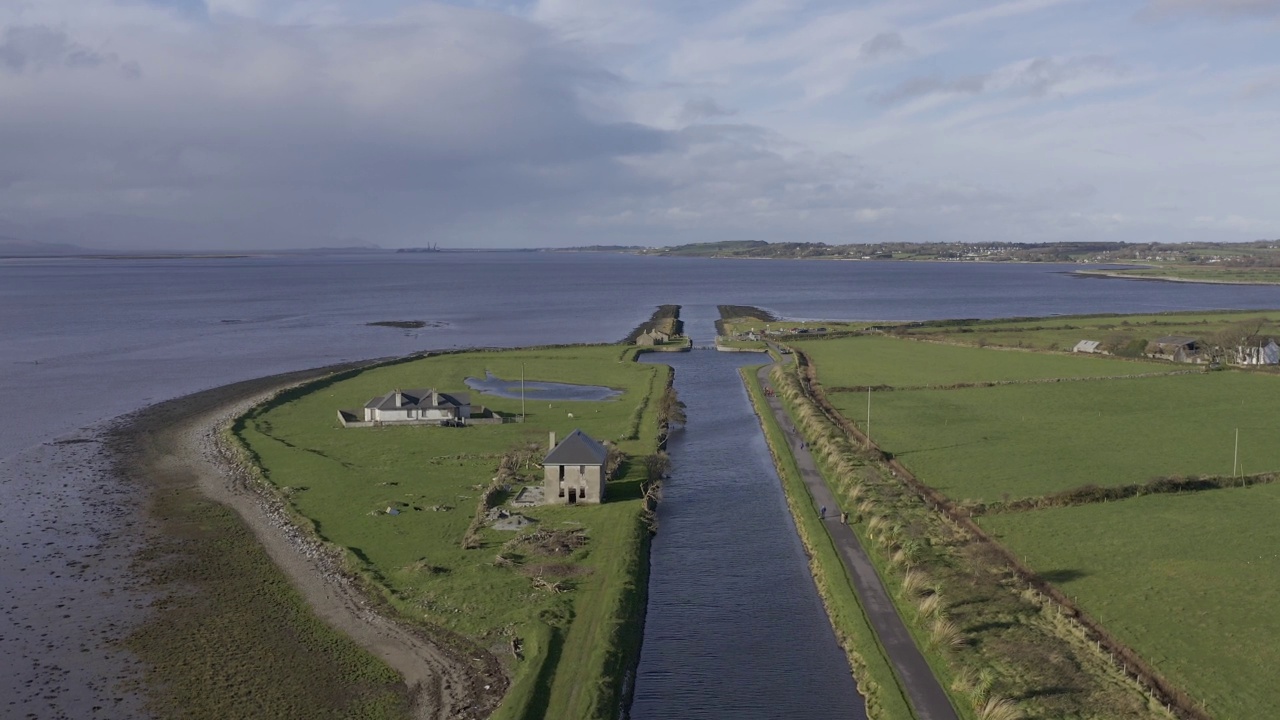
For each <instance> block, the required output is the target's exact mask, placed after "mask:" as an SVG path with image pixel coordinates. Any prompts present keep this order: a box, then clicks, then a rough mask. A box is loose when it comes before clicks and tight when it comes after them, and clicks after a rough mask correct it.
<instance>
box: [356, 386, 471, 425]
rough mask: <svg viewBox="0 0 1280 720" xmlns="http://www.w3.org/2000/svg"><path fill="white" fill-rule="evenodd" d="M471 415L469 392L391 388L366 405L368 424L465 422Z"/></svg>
mask: <svg viewBox="0 0 1280 720" xmlns="http://www.w3.org/2000/svg"><path fill="white" fill-rule="evenodd" d="M470 418H471V396H470V394H469V393H442V392H439V391H438V390H435V389H431V388H427V389H423V390H392V391H391V392H389V393H387V394H386V395H383V396H381V397H376V398H374V399H372V400H370V401H369V402H367V403H365V406H364V421H365V422H368V423H414V424H423V425H427V424H439V425H444V424H453V423H458V424H463V425H465V424H466V422H467V420H469V419H470Z"/></svg>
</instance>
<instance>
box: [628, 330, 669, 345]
mask: <svg viewBox="0 0 1280 720" xmlns="http://www.w3.org/2000/svg"><path fill="white" fill-rule="evenodd" d="M669 340H671V336H670V335H668V334H667V333H664V332H662V331H661V330H645V331H644V332H642V333H640V336H639V337H637V338H636V344H637V345H644V346H651V345H661V344H662V343H664V342H668V341H669Z"/></svg>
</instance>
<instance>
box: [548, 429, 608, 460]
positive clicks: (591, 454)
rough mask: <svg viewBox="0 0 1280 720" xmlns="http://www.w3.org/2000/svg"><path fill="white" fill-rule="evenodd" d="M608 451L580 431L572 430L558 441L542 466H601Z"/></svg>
mask: <svg viewBox="0 0 1280 720" xmlns="http://www.w3.org/2000/svg"><path fill="white" fill-rule="evenodd" d="M608 454H609V451H608V450H606V449H605V447H604V445H601V444H600V443H598V442H596V441H595V440H592V439H591V438H590V437H589V436H588V435H587V434H586V433H584V432H582V431H581V430H574V431H573V432H571V433H569V435H568V437H566V438H565V439H564V440H561V441H560V444H559V445H556V446H555V449H553V450H552V451H551V452H549V453H547V457H546V458H545V459H544V460H543V461H542V464H543V465H603V464H604V461H605V458H606V457H607V456H608Z"/></svg>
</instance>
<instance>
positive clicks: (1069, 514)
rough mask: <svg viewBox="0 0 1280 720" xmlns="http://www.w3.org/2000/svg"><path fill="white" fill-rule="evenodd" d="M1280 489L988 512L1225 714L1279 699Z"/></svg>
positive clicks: (1269, 709) (1007, 536) (1270, 711)
mask: <svg viewBox="0 0 1280 720" xmlns="http://www.w3.org/2000/svg"><path fill="white" fill-rule="evenodd" d="M1278 516H1280V486H1276V485H1266V486H1258V487H1252V488H1248V489H1232V490H1215V491H1210V492H1201V493H1194V494H1187V495H1157V496H1147V497H1141V498H1135V499H1131V500H1125V501H1122V502H1114V503H1106V504H1093V505H1087V506H1081V507H1071V508H1054V509H1049V510H1038V511H1034V512H1025V513H1011V514H1007V515H995V516H991V517H987V518H983V519H982V520H981V523H982V525H983V526H984V527H986V528H988V529H989V530H990V531H992V532H994V533H995V534H996V535H997V536H998V537H999V538H1000V539H1001V540H1002V542H1004V543H1005V544H1006V545H1007V546H1009V547H1010V548H1012V549H1013V550H1014V551H1016V552H1017V553H1019V554H1021V555H1024V556H1025V557H1026V558H1027V561H1028V562H1029V563H1030V564H1031V565H1032V566H1033V567H1034V568H1035V569H1036V570H1037V571H1038V572H1040V573H1041V574H1042V575H1044V576H1045V577H1049V578H1053V579H1054V581H1055V582H1056V583H1057V584H1058V585H1059V587H1061V588H1062V589H1063V590H1065V591H1066V592H1067V593H1068V594H1069V595H1071V596H1072V597H1074V598H1076V599H1077V600H1078V602H1079V603H1080V605H1081V606H1082V607H1083V608H1084V609H1085V610H1086V611H1087V612H1089V613H1090V614H1091V615H1093V616H1094V617H1096V618H1098V619H1099V620H1101V621H1102V622H1103V623H1104V624H1105V625H1106V627H1107V628H1108V629H1109V630H1111V631H1112V632H1113V633H1114V634H1115V635H1117V636H1119V637H1120V638H1121V639H1122V640H1123V641H1125V642H1126V643H1127V644H1129V645H1130V646H1131V647H1133V648H1134V649H1136V650H1137V651H1138V652H1139V653H1140V654H1142V655H1143V657H1145V658H1146V659H1147V660H1148V661H1149V662H1152V663H1153V664H1155V665H1156V666H1157V667H1158V668H1159V669H1160V670H1161V671H1162V672H1163V673H1165V674H1166V675H1167V676H1168V677H1169V679H1170V680H1172V681H1173V682H1174V683H1175V684H1177V685H1179V686H1181V687H1183V688H1185V689H1187V690H1188V691H1190V692H1191V693H1192V694H1193V695H1194V696H1195V697H1197V698H1199V699H1201V700H1203V701H1204V703H1205V705H1206V706H1207V709H1208V711H1209V713H1210V714H1211V715H1212V716H1213V717H1215V718H1221V719H1222V720H1247V719H1249V718H1263V717H1272V716H1273V715H1274V713H1275V709H1276V708H1277V707H1280V684H1277V683H1276V668H1278V667H1280V641H1278V640H1280V636H1278V629H1280V605H1277V604H1276V602H1275V598H1276V597H1277V596H1280V524H1277V523H1276V522H1275V519H1276V517H1278Z"/></svg>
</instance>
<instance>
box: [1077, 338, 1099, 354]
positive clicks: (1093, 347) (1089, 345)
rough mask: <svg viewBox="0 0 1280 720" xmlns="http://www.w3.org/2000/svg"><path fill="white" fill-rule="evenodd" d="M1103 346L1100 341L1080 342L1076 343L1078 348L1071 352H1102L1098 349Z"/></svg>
mask: <svg viewBox="0 0 1280 720" xmlns="http://www.w3.org/2000/svg"><path fill="white" fill-rule="evenodd" d="M1101 344H1102V343H1101V342H1100V341H1098V340H1081V341H1080V342H1078V343H1076V346H1075V347H1074V348H1071V352H1080V353H1096V352H1102V351H1101V350H1099V349H1098V346H1099V345H1101Z"/></svg>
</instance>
